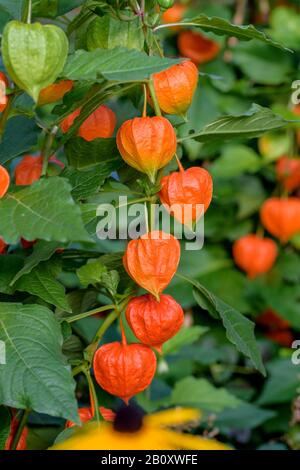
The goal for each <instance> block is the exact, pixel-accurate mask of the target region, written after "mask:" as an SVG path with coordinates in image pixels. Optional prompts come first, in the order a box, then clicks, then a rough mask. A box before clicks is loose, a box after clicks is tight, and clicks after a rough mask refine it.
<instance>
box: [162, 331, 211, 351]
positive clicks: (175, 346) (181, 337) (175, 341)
mask: <svg viewBox="0 0 300 470" xmlns="http://www.w3.org/2000/svg"><path fill="white" fill-rule="evenodd" d="M207 331H208V328H207V327H206V326H199V325H195V326H189V327H184V328H181V330H179V332H178V333H177V334H176V335H175V336H174V337H173V338H171V339H169V341H166V342H165V343H164V345H163V353H164V355H166V354H173V353H176V352H177V351H179V350H180V348H182V347H183V346H186V345H188V344H192V343H195V342H196V341H197V340H198V339H199V338H200V336H202V335H204V334H205V333H206V332H207Z"/></svg>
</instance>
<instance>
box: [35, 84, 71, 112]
mask: <svg viewBox="0 0 300 470" xmlns="http://www.w3.org/2000/svg"><path fill="white" fill-rule="evenodd" d="M73 86H74V82H73V80H61V81H60V82H58V83H52V85H49V86H47V87H46V88H43V89H42V90H41V92H40V94H39V100H38V105H39V106H43V105H45V104H50V103H55V102H56V101H59V100H61V99H62V98H63V97H64V96H65V94H66V93H68V92H69V91H71V90H72V88H73Z"/></svg>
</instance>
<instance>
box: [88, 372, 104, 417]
mask: <svg viewBox="0 0 300 470" xmlns="http://www.w3.org/2000/svg"><path fill="white" fill-rule="evenodd" d="M83 373H84V375H85V376H86V379H87V381H88V385H89V391H90V396H91V401H92V403H91V405H92V409H93V411H94V416H95V418H96V421H97V423H98V424H100V422H101V421H103V419H102V416H101V414H100V411H99V402H98V397H97V393H96V390H95V386H94V382H93V379H92V377H91V374H90V371H89V370H87V369H83Z"/></svg>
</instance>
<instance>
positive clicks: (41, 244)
mask: <svg viewBox="0 0 300 470" xmlns="http://www.w3.org/2000/svg"><path fill="white" fill-rule="evenodd" d="M59 247H60V244H59V243H57V242H45V241H44V240H39V241H38V242H37V243H36V244H35V245H34V247H33V252H32V253H31V255H30V256H28V257H27V258H26V260H25V263H24V266H23V267H22V269H20V270H19V271H18V272H17V274H16V275H15V276H14V278H13V279H12V281H11V283H10V285H13V284H14V283H15V282H16V281H17V280H18V279H20V278H21V277H22V276H24V274H28V273H30V272H31V271H32V269H34V268H35V267H36V266H38V264H39V263H41V262H42V261H47V260H48V259H49V258H51V256H52V255H53V254H54V253H55V251H56V250H57V249H58V248H59Z"/></svg>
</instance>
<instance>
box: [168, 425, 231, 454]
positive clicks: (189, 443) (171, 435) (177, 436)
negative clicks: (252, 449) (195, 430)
mask: <svg viewBox="0 0 300 470" xmlns="http://www.w3.org/2000/svg"><path fill="white" fill-rule="evenodd" d="M163 433H164V436H163V439H164V440H168V442H169V445H170V444H171V445H172V447H170V448H171V449H174V450H176V449H177V450H232V448H231V447H228V446H227V445H225V444H222V443H221V442H219V441H217V440H215V439H206V438H204V437H201V436H193V435H191V434H182V433H177V432H175V431H167V430H163Z"/></svg>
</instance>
